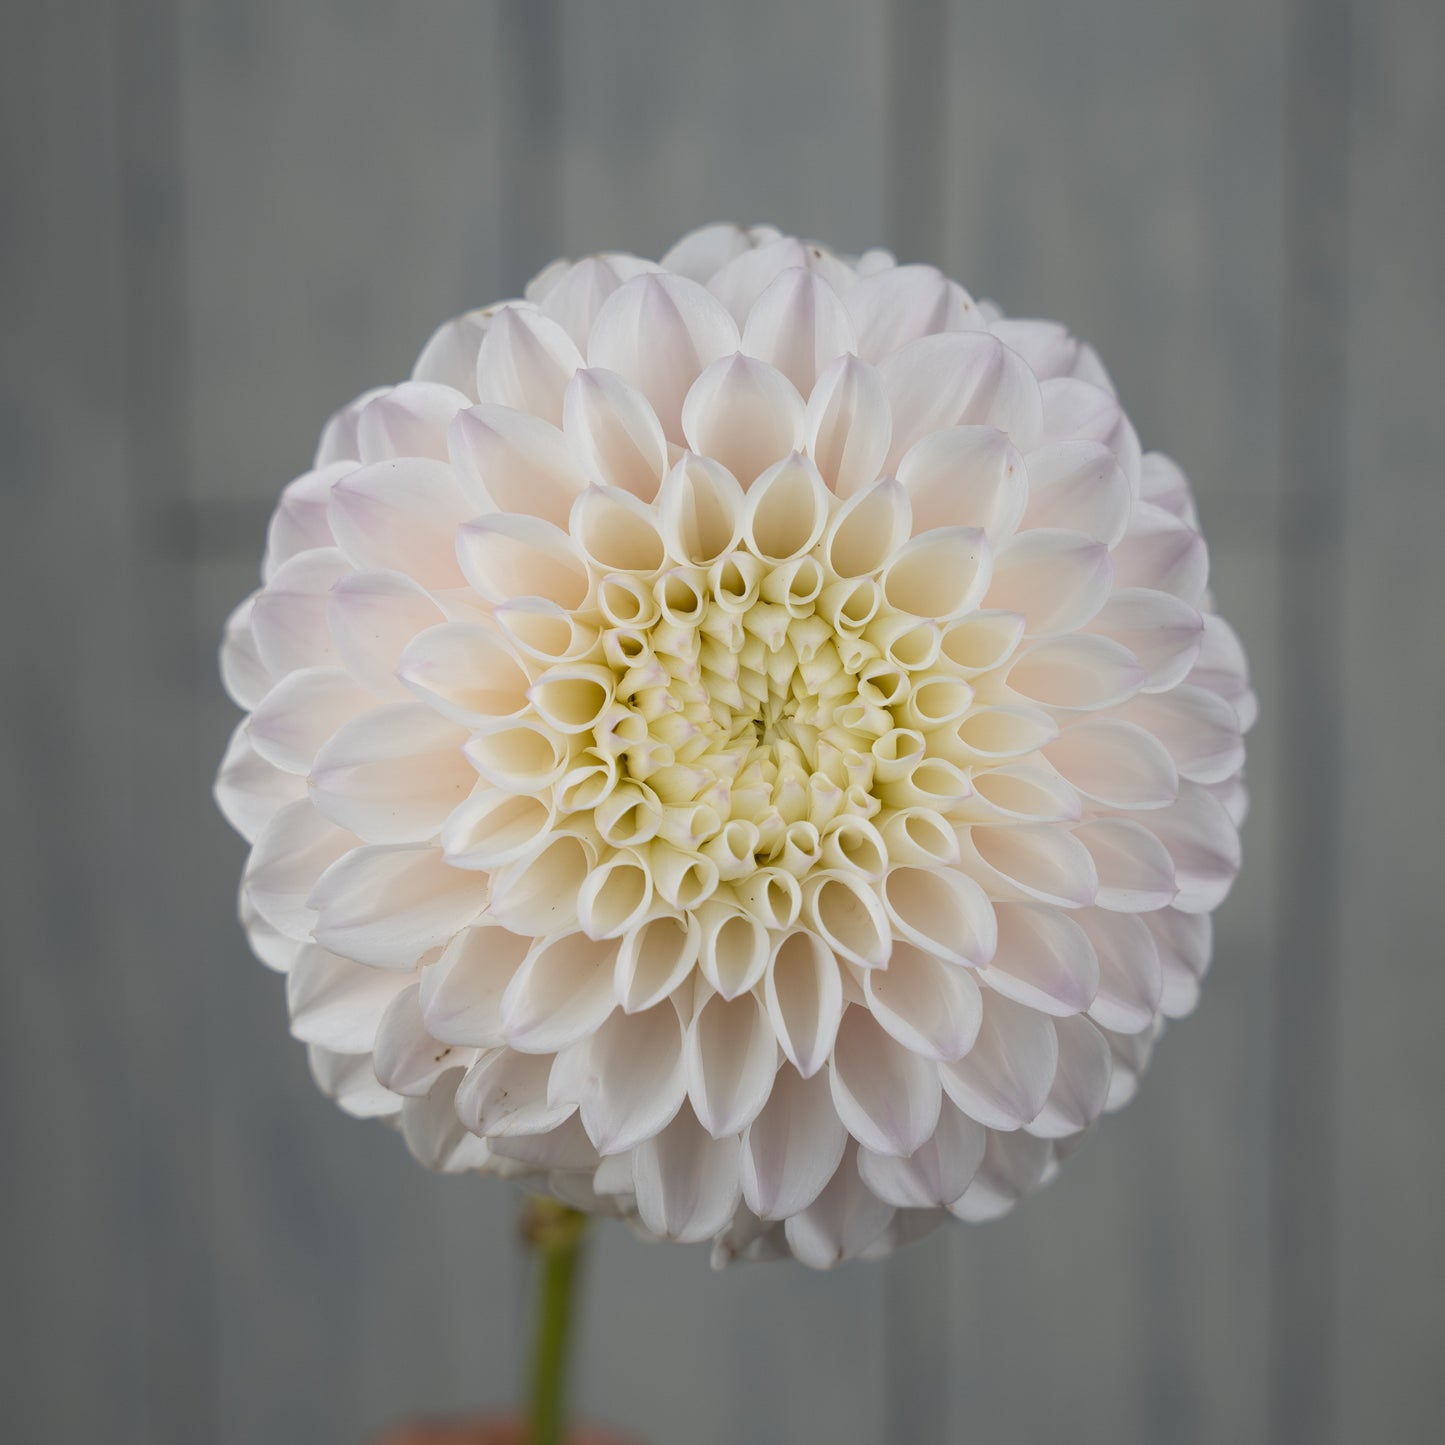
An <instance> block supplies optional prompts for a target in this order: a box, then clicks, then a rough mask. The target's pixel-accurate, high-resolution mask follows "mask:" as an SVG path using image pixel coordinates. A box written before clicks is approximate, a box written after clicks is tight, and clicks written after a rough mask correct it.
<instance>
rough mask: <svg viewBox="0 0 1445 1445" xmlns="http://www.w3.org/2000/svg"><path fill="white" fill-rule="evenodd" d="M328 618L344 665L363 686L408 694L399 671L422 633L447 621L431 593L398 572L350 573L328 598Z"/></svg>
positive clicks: (382, 694) (384, 692) (333, 588)
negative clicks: (405, 654) (410, 645)
mask: <svg viewBox="0 0 1445 1445" xmlns="http://www.w3.org/2000/svg"><path fill="white" fill-rule="evenodd" d="M326 618H327V623H328V625H329V627H330V632H331V638H332V642H333V644H334V645H335V648H336V655H337V657H338V659H339V660H340V661H341V664H342V665H343V666H344V667H345V668H346V670H347V672H349V673H350V674H351V675H352V677H354V678H355V679H356V681H357V682H359V683H360V684H361V685H362V686H363V687H365V688H369V689H370V690H371V691H372V692H375V693H379V694H380V695H381V696H383V697H385V696H387V695H389V694H390V695H394V696H397V697H405V696H406V689H405V687H404V685H403V684H402V683H401V682H400V680H399V679H398V678H397V676H396V669H397V665H398V663H399V662H400V661H401V654H402V651H403V649H404V648H405V647H406V645H407V643H408V642H410V641H411V639H412V638H413V637H415V636H416V635H417V633H418V632H424V631H425V630H426V629H427V628H428V627H435V626H436V625H437V624H438V623H439V622H445V621H446V614H445V613H444V612H443V611H442V610H441V608H440V607H439V606H437V604H436V601H435V600H434V599H433V598H432V596H431V594H430V593H429V592H428V591H427V590H426V589H425V588H424V587H422V586H421V585H420V584H418V583H416V582H413V581H412V580H411V578H409V577H405V576H403V575H402V574H401V573H400V572H349V573H348V574H347V575H346V576H344V577H342V578H341V579H340V580H339V581H338V582H337V583H336V584H335V586H333V587H332V589H331V591H330V593H329V595H328V596H327V599H326Z"/></svg>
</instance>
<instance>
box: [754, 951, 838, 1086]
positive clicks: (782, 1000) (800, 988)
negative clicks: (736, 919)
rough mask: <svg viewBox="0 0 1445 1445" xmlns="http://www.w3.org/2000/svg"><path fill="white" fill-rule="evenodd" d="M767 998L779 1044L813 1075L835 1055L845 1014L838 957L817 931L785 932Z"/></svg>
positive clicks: (800, 1069) (801, 1070)
mask: <svg viewBox="0 0 1445 1445" xmlns="http://www.w3.org/2000/svg"><path fill="white" fill-rule="evenodd" d="M764 997H765V999H766V1001H767V1005H768V1017H769V1019H770V1020H771V1021H772V1025H773V1031H774V1033H775V1034H776V1035H777V1039H778V1044H779V1046H780V1047H781V1048H782V1050H783V1052H784V1053H785V1054H786V1055H787V1056H788V1058H790V1059H791V1060H792V1061H793V1063H794V1065H795V1066H796V1067H797V1070H798V1072H799V1073H800V1074H801V1075H802V1076H803V1077H804V1078H805V1079H806V1078H811V1077H812V1076H813V1075H814V1074H815V1073H817V1071H818V1070H819V1069H821V1068H822V1067H823V1065H824V1064H825V1063H826V1062H827V1059H828V1056H829V1054H831V1053H832V1051H833V1040H834V1039H835V1038H836V1036H837V1033H838V1024H839V1022H840V1020H841V1019H842V1017H843V983H842V976H841V974H840V973H839V971H838V960H837V958H836V957H834V955H833V952H832V950H831V949H830V948H829V947H828V945H827V944H826V943H825V942H824V941H823V940H822V939H821V938H819V937H818V936H817V935H816V934H814V933H808V932H803V931H799V932H796V933H789V934H787V935H785V936H784V937H783V939H782V941H781V942H780V943H779V944H778V945H777V948H776V950H775V952H774V954H773V957H772V961H771V962H770V964H769V965H768V972H767V976H766V984H765V988H764Z"/></svg>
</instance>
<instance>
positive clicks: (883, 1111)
mask: <svg viewBox="0 0 1445 1445" xmlns="http://www.w3.org/2000/svg"><path fill="white" fill-rule="evenodd" d="M828 1081H829V1083H830V1084H831V1086H832V1089H833V1104H834V1107H835V1108H836V1109H837V1110H838V1117H839V1118H840V1119H841V1120H842V1121H843V1127H844V1128H846V1129H847V1130H848V1132H849V1133H850V1134H851V1135H852V1136H853V1137H854V1138H855V1139H856V1140H857V1141H858V1142H859V1143H860V1144H861V1145H863V1147H864V1148H866V1149H872V1150H874V1151H875V1152H876V1153H879V1154H899V1155H907V1154H912V1153H913V1151H914V1150H915V1149H917V1148H918V1147H919V1146H920V1145H921V1144H922V1143H923V1142H924V1140H926V1139H927V1138H928V1137H929V1136H930V1135H931V1134H932V1133H933V1131H934V1129H935V1128H937V1127H938V1110H939V1099H940V1097H941V1093H940V1087H939V1081H938V1065H937V1064H936V1063H934V1062H933V1061H931V1060H929V1059H924V1058H920V1057H919V1056H918V1055H917V1054H915V1053H913V1052H912V1051H911V1050H910V1049H907V1048H905V1047H903V1045H901V1044H900V1043H898V1042H897V1041H896V1040H895V1039H893V1038H892V1037H891V1036H890V1035H889V1034H888V1033H887V1032H885V1030H884V1029H883V1028H882V1027H881V1026H880V1025H879V1023H878V1021H877V1020H876V1019H875V1018H874V1017H873V1016H872V1014H871V1013H870V1012H869V1011H868V1010H867V1009H866V1008H857V1007H854V1008H848V1009H845V1010H844V1013H843V1022H842V1023H841V1024H840V1025H839V1026H838V1038H837V1041H836V1042H835V1043H834V1045H833V1058H832V1062H831V1064H830V1067H829V1072H828Z"/></svg>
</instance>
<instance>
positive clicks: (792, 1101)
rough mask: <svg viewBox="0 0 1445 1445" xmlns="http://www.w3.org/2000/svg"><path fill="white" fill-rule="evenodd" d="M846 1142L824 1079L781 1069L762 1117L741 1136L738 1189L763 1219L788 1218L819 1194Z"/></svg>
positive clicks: (832, 1172)
mask: <svg viewBox="0 0 1445 1445" xmlns="http://www.w3.org/2000/svg"><path fill="white" fill-rule="evenodd" d="M847 1142H848V1134H847V1131H846V1130H845V1129H844V1128H843V1123H842V1120H840V1119H839V1118H838V1111H837V1110H836V1109H835V1108H834V1107H833V1096H832V1092H831V1090H830V1088H829V1085H828V1080H827V1078H826V1077H825V1076H824V1075H822V1074H815V1075H814V1076H813V1077H812V1078H807V1079H805V1078H804V1077H803V1076H802V1075H801V1074H799V1073H798V1072H797V1070H796V1069H794V1068H793V1067H792V1066H791V1065H788V1064H784V1065H783V1067H782V1068H781V1069H779V1070H778V1073H777V1077H776V1078H775V1079H774V1080H773V1088H772V1092H771V1093H770V1094H769V1095H768V1101H767V1103H766V1104H764V1106H763V1109H762V1112H761V1113H760V1114H759V1115H758V1116H757V1118H756V1119H754V1120H753V1122H752V1123H751V1124H750V1125H749V1126H748V1129H747V1132H746V1133H745V1134H744V1135H743V1149H742V1160H741V1167H742V1187H743V1198H744V1200H745V1201H746V1202H747V1206H748V1208H749V1209H751V1210H752V1211H753V1212H754V1213H755V1214H757V1215H759V1216H760V1217H761V1218H763V1219H787V1218H789V1217H790V1216H791V1215H794V1214H797V1213H799V1212H801V1211H802V1210H804V1209H806V1208H807V1207H808V1206H809V1205H810V1204H812V1202H813V1201H814V1200H815V1199H816V1198H817V1197H818V1196H819V1194H821V1193H822V1192H823V1189H824V1187H825V1186H826V1185H827V1183H828V1181H829V1180H830V1179H831V1178H832V1177H833V1174H834V1172H835V1171H836V1170H837V1168H838V1164H839V1161H840V1160H841V1159H842V1157H843V1150H844V1147H845V1145H846V1144H847Z"/></svg>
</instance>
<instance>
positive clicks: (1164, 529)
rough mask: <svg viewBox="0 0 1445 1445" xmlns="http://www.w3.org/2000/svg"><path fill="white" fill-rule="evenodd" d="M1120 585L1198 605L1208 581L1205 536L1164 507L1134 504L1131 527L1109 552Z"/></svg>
mask: <svg viewBox="0 0 1445 1445" xmlns="http://www.w3.org/2000/svg"><path fill="white" fill-rule="evenodd" d="M1110 555H1111V556H1112V558H1113V562H1114V583H1115V585H1116V586H1118V587H1148V588H1151V589H1153V590H1154V591H1156V592H1169V593H1172V594H1173V595H1174V596H1175V597H1178V598H1179V599H1181V600H1182V601H1184V602H1188V603H1189V604H1190V605H1191V606H1194V607H1197V606H1199V604H1200V602H1201V601H1202V600H1203V597H1204V589H1205V587H1206V586H1207V585H1208V582H1209V552H1208V549H1207V548H1206V547H1205V545H1204V539H1203V538H1202V537H1201V536H1200V535H1199V533H1198V532H1196V531H1195V530H1194V529H1193V528H1192V527H1190V526H1189V525H1188V524H1187V523H1185V522H1181V521H1180V520H1179V518H1178V517H1174V516H1171V515H1170V514H1169V513H1168V512H1166V511H1165V510H1164V509H1163V508H1162V507H1155V506H1152V505H1151V504H1150V503H1148V502H1138V503H1136V504H1135V507H1134V512H1133V515H1132V516H1131V517H1130V519H1129V530H1128V532H1127V533H1126V534H1125V536H1124V538H1123V539H1122V540H1121V541H1120V542H1119V544H1118V546H1116V547H1115V548H1114V550H1113V552H1112V553H1111V554H1110Z"/></svg>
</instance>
